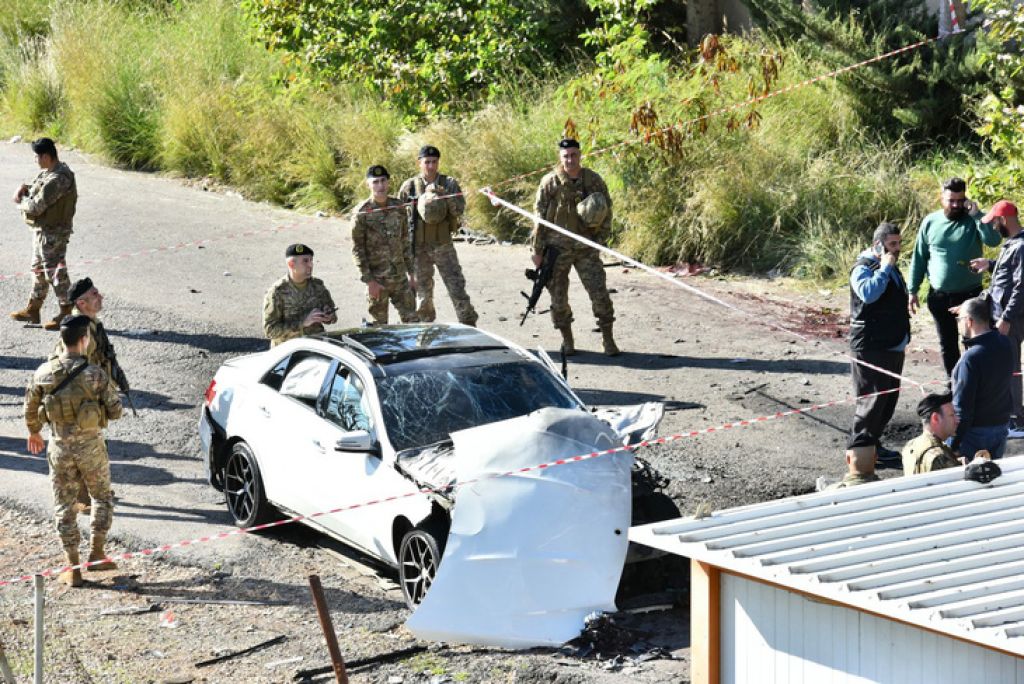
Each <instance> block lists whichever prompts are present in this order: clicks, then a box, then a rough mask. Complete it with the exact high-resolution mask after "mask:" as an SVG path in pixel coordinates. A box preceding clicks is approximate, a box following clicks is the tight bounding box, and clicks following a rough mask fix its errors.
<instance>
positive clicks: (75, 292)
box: [68, 278, 93, 302]
mask: <svg viewBox="0 0 1024 684" xmlns="http://www.w3.org/2000/svg"><path fill="white" fill-rule="evenodd" d="M92 287H93V286H92V278H81V279H79V280H76V281H75V282H74V284H73V285H72V286H71V290H70V291H68V299H70V300H71V301H72V302H76V301H78V298H79V297H81V296H82V295H84V294H85V293H86V292H88V291H89V290H91V289H92Z"/></svg>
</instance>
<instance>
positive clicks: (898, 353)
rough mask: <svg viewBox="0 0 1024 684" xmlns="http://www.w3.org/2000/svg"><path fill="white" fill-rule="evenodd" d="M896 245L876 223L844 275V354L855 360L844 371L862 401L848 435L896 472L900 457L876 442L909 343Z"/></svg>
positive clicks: (891, 407)
mask: <svg viewBox="0 0 1024 684" xmlns="http://www.w3.org/2000/svg"><path fill="white" fill-rule="evenodd" d="M901 245H902V238H901V237H900V229H899V226H897V225H896V224H894V223H883V224H881V225H880V226H878V228H876V229H875V233H874V235H873V236H872V241H871V249H866V250H864V251H863V252H861V254H860V256H859V257H857V261H856V262H855V263H854V265H853V269H852V270H851V271H850V352H851V355H852V356H853V358H854V359H855V361H853V362H852V363H851V364H850V371H851V375H852V377H853V391H854V395H855V396H857V397H863V398H861V399H858V400H857V404H856V408H855V411H854V415H853V429H852V430H851V431H850V435H851V439H857V440H860V441H861V442H863V441H864V439H865V436H866V438H867V439H868V441H870V442H871V443H872V444H874V446H876V447H877V449H878V461H879V463H881V464H884V465H886V466H891V467H895V468H899V467H901V464H902V459H901V456H900V454H899V452H897V451H893V450H892V449H886V448H884V447H882V445H881V437H882V432H883V431H884V430H885V426H886V425H888V424H889V420H890V419H892V415H893V413H894V412H895V411H896V403H897V401H898V400H899V388H900V373H902V372H903V360H904V357H905V356H906V348H907V345H908V344H909V343H910V314H909V308H908V299H909V298H908V295H907V284H906V282H905V281H904V280H903V276H902V275H900V270H899V267H898V266H897V265H896V262H897V260H898V259H899V255H900V247H901ZM879 369H880V370H879ZM879 392H885V394H878V393H879ZM864 395H873V396H864ZM851 443H852V442H851ZM861 446H863V444H861Z"/></svg>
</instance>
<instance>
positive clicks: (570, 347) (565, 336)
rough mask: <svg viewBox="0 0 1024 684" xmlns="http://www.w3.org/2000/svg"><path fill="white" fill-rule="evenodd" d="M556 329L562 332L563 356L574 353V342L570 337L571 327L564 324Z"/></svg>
mask: <svg viewBox="0 0 1024 684" xmlns="http://www.w3.org/2000/svg"><path fill="white" fill-rule="evenodd" d="M558 331H559V332H560V333H562V354H563V355H564V356H572V355H573V354H575V353H576V343H575V342H574V341H573V339H572V328H570V327H569V326H565V327H563V328H559V329H558Z"/></svg>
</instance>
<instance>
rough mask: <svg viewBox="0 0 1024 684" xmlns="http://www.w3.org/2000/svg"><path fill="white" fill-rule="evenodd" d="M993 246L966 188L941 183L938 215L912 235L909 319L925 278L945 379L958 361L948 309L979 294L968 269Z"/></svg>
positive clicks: (992, 234) (994, 237)
mask: <svg viewBox="0 0 1024 684" xmlns="http://www.w3.org/2000/svg"><path fill="white" fill-rule="evenodd" d="M998 244H999V233H997V232H996V230H995V228H993V226H992V225H991V223H989V222H986V221H985V220H984V219H982V218H981V212H980V211H979V209H978V205H977V204H976V203H975V202H973V201H972V200H970V199H968V198H967V182H966V181H964V179H962V178H950V179H949V180H947V181H946V182H945V183H943V184H942V209H940V210H939V211H935V212H932V213H931V214H928V215H927V216H925V217H924V220H923V221H921V227H920V228H919V229H918V231H917V242H916V243H915V244H914V253H913V256H912V257H911V260H910V313H911V314H913V313H916V312H917V307H918V299H917V292H918V290H919V289H920V288H921V284H922V282H923V281H924V278H925V275H927V276H928V286H929V288H930V289H929V292H928V310H929V311H930V312H931V314H932V318H933V319H935V329H936V331H937V332H938V335H939V349H940V350H941V352H942V365H943V366H944V367H945V369H946V376H947V377H948V376H949V375H950V374H951V373H952V372H953V367H954V366H955V365H956V362H957V361H959V360H960V345H959V333H958V332H957V323H956V314H954V313H952V312H951V311H950V309H951V308H954V307H958V306H960V305H961V304H963V303H964V302H965V301H967V300H968V299H972V298H974V297H977V296H978V295H979V294H981V275H980V274H978V273H976V272H975V271H974V270H972V269H971V260H972V259H977V258H979V257H981V253H982V246H983V245H988V246H989V247H995V246H996V245H998Z"/></svg>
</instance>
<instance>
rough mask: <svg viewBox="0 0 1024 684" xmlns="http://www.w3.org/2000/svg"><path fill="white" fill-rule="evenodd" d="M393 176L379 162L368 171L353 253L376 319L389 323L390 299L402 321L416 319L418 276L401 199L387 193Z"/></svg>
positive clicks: (356, 218)
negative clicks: (366, 189) (414, 274)
mask: <svg viewBox="0 0 1024 684" xmlns="http://www.w3.org/2000/svg"><path fill="white" fill-rule="evenodd" d="M390 178H391V176H390V175H389V174H388V170H387V169H385V168H384V167H383V166H380V165H374V166H371V167H370V169H369V171H367V173H366V184H367V185H368V186H369V188H370V192H371V193H372V194H371V195H370V197H369V199H367V200H365V201H364V202H363V203H362V204H360V205H359V206H358V207H356V210H355V214H354V216H353V225H352V257H353V259H355V262H356V266H357V267H358V268H359V274H360V275H359V279H360V280H362V281H363V282H364V283H366V288H367V297H366V301H367V304H368V307H369V312H370V316H371V317H372V318H373V322H374V323H377V324H387V322H388V301H389V300H390V301H391V303H392V304H394V305H395V308H396V309H398V315H399V317H400V318H401V319H402V322H403V323H416V322H417V321H418V320H419V319H418V318H417V317H416V296H415V295H414V294H413V290H414V289H415V288H416V279H415V277H414V276H413V275H411V274H412V273H413V270H414V266H413V262H412V252H411V250H410V249H409V236H408V230H407V224H406V220H405V219H406V213H405V212H404V211H403V210H402V209H403V207H402V203H401V202H400V201H399V200H398V199H396V198H394V197H389V196H388V187H389V183H390ZM406 274H410V275H408V277H407V276H406Z"/></svg>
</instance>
